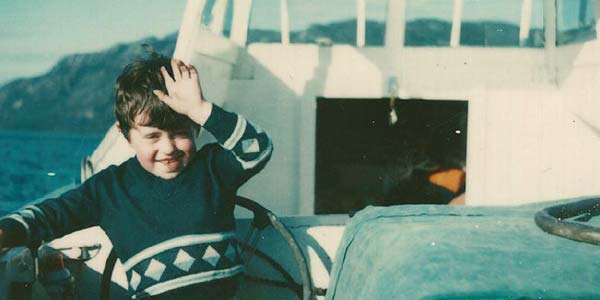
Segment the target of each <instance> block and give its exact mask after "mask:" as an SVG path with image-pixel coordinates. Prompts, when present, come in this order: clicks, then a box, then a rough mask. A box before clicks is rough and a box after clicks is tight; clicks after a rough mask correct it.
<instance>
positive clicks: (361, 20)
mask: <svg viewBox="0 0 600 300" xmlns="http://www.w3.org/2000/svg"><path fill="white" fill-rule="evenodd" d="M365 10H366V6H365V0H356V46H357V47H364V46H365V31H366V17H365V13H366V12H365Z"/></svg>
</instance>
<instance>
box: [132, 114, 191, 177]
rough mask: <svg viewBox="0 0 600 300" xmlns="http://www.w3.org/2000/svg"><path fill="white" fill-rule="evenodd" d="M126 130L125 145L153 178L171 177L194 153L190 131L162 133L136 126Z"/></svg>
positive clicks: (177, 173)
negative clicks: (127, 136) (127, 132)
mask: <svg viewBox="0 0 600 300" xmlns="http://www.w3.org/2000/svg"><path fill="white" fill-rule="evenodd" d="M136 124H137V125H136V126H135V127H134V128H131V130H129V144H130V145H131V147H132V148H133V149H134V150H135V153H136V156H137V159H138V160H139V162H140V164H141V165H142V167H143V168H144V169H145V170H146V171H148V172H150V173H152V174H154V175H155V176H158V177H161V178H164V179H171V178H175V177H176V176H177V175H179V173H180V172H181V171H182V170H183V169H184V168H185V167H186V166H187V165H188V163H189V161H190V158H191V156H192V154H193V153H194V152H195V149H194V143H193V141H192V134H191V128H180V129H177V130H173V131H166V130H163V129H160V128H157V127H151V126H143V125H139V124H140V122H138V118H136Z"/></svg>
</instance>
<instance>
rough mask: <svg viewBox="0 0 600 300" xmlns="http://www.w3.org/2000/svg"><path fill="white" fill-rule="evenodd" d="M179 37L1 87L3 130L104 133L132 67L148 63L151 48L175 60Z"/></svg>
mask: <svg viewBox="0 0 600 300" xmlns="http://www.w3.org/2000/svg"><path fill="white" fill-rule="evenodd" d="M176 38H177V35H176V34H171V35H168V36H166V37H165V38H163V39H156V38H148V39H143V40H140V41H136V42H133V43H128V44H119V45H116V46H114V47H112V48H109V49H107V50H105V51H100V52H95V53H86V54H75V55H69V56H66V57H64V58H63V59H61V60H60V61H59V62H58V63H57V64H56V65H55V66H54V67H53V68H52V69H51V70H50V71H48V72H47V73H46V74H43V75H41V76H38V77H33V78H25V79H18V80H15V81H12V82H9V83H7V84H6V85H4V86H2V87H1V88H0V129H24V130H35V131H53V132H78V133H103V132H104V131H106V129H107V128H108V127H109V126H110V125H111V124H112V122H113V121H114V113H113V107H114V104H113V103H114V98H113V89H114V83H115V79H116V77H117V76H118V75H119V74H120V72H121V70H122V69H123V67H124V66H125V65H127V63H129V62H130V61H132V60H134V59H140V58H143V57H144V55H145V53H147V50H146V48H145V47H144V46H143V45H144V44H148V45H150V46H152V48H154V50H155V51H156V52H158V53H161V54H164V55H171V54H172V53H173V50H174V47H175V40H176Z"/></svg>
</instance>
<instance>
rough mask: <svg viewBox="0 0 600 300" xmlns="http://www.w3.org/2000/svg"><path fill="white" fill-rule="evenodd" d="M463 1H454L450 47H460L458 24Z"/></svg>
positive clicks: (460, 18)
mask: <svg viewBox="0 0 600 300" xmlns="http://www.w3.org/2000/svg"><path fill="white" fill-rule="evenodd" d="M462 9H463V1H462V0H454V8H453V12H452V32H451V33H450V47H458V46H459V45H460V25H461V24H460V22H461V20H462Z"/></svg>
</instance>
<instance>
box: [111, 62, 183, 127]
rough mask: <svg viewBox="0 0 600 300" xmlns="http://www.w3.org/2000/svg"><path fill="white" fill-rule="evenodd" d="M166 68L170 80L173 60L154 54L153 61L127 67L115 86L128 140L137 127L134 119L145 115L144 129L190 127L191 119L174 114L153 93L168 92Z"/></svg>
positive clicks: (119, 116) (118, 111) (118, 112)
mask: <svg viewBox="0 0 600 300" xmlns="http://www.w3.org/2000/svg"><path fill="white" fill-rule="evenodd" d="M161 67H165V68H166V69H167V71H168V72H169V75H171V77H172V76H173V69H172V68H171V60H170V59H169V58H167V57H164V56H162V55H158V54H156V53H153V54H151V55H150V58H148V59H145V60H141V61H135V62H133V63H130V64H129V65H127V66H126V67H125V68H124V69H123V72H122V73H121V75H120V76H119V77H118V78H117V83H116V85H115V114H116V118H117V121H118V122H119V126H120V128H121V132H122V133H123V135H124V136H125V138H127V139H129V131H130V130H131V128H133V127H135V125H136V123H135V118H136V117H137V116H139V115H144V116H145V118H144V119H143V120H142V122H143V123H142V124H140V125H143V126H152V127H157V128H160V129H163V130H167V131H173V130H177V129H180V128H184V127H185V126H190V125H191V120H190V119H189V118H188V117H187V116H184V115H182V114H179V113H177V112H175V111H174V110H173V109H171V108H170V107H169V106H168V105H167V104H165V103H164V102H162V101H161V100H160V99H158V97H157V96H156V95H154V93H153V92H152V90H161V91H162V92H163V93H165V94H166V93H167V88H166V86H165V80H164V78H163V76H162V74H161V72H160V68H161Z"/></svg>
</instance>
